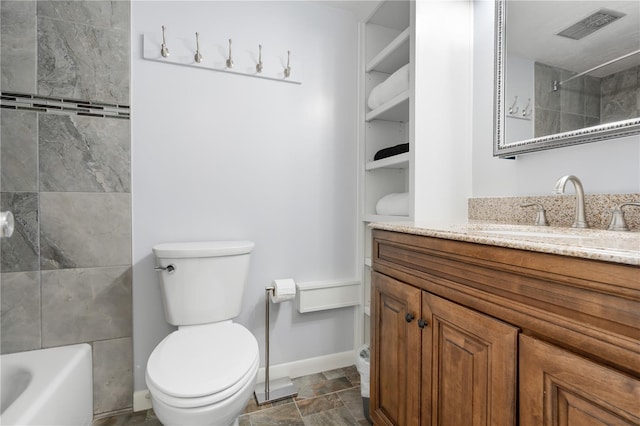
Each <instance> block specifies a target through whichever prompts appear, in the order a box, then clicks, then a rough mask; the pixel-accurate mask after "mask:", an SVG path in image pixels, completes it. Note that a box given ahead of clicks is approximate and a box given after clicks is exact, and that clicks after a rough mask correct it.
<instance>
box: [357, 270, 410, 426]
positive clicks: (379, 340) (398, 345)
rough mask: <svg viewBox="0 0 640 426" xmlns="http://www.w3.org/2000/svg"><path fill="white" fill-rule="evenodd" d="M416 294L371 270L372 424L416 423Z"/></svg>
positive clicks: (404, 425) (401, 425)
mask: <svg viewBox="0 0 640 426" xmlns="http://www.w3.org/2000/svg"><path fill="white" fill-rule="evenodd" d="M420 294H421V290H419V289H417V288H415V287H412V286H410V285H408V284H404V283H402V282H400V281H397V280H394V279H392V278H389V277H387V276H385V275H381V274H379V273H377V272H374V273H373V274H372V290H371V399H370V410H369V411H370V414H371V419H372V420H373V422H374V424H376V425H397V426H410V425H418V424H419V421H420V419H419V416H420V409H419V403H420V394H419V392H420V387H419V386H420V328H419V327H418V326H417V321H418V319H419V318H420Z"/></svg>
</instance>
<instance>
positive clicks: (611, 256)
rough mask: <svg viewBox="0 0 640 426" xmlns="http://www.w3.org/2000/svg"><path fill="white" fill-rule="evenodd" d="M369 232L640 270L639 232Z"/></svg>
mask: <svg viewBox="0 0 640 426" xmlns="http://www.w3.org/2000/svg"><path fill="white" fill-rule="evenodd" d="M370 226H371V228H373V229H382V230H386V231H394V232H402V233H406V234H414V235H424V236H427V237H435V238H444V239H448V240H457V241H467V242H471V243H479V244H487V245H492V246H499V247H508V248H514V249H520V250H530V251H537V252H542V253H551V254H559V255H563V256H573V257H581V258H585V259H594V260H601V261H605V262H615V263H623V264H628V265H635V266H640V232H617V231H606V230H602V229H573V228H559V227H547V226H544V227H542V226H522V225H500V224H490V223H466V224H459V225H445V226H432V225H425V224H420V223H416V222H377V223H371V224H370Z"/></svg>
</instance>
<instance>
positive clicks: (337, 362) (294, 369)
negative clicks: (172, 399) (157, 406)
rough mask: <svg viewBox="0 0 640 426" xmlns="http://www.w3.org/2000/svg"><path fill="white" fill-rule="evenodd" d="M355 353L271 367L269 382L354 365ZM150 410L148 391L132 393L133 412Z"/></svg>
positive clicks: (260, 378) (260, 379)
mask: <svg viewBox="0 0 640 426" xmlns="http://www.w3.org/2000/svg"><path fill="white" fill-rule="evenodd" d="M355 353H356V351H346V352H339V353H335V354H329V355H323V356H318V357H314V358H307V359H302V360H299V361H293V362H286V363H284V364H278V365H272V366H271V367H270V368H269V382H271V380H275V379H281V378H283V377H289V378H292V379H293V378H295V377H300V376H306V375H308V374H315V373H320V372H322V371H328V370H335V369H336V368H343V367H348V366H350V365H354V364H355V363H356V356H355ZM264 373H265V369H264V367H263V368H260V369H259V370H258V383H260V382H264V375H265V374H264ZM149 408H151V395H149V390H148V389H144V390H140V391H136V392H134V393H133V411H143V410H148V409H149Z"/></svg>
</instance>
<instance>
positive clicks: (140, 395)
mask: <svg viewBox="0 0 640 426" xmlns="http://www.w3.org/2000/svg"><path fill="white" fill-rule="evenodd" d="M150 408H151V394H149V389H143V390H139V391H135V392H134V393H133V411H144V410H148V409H150Z"/></svg>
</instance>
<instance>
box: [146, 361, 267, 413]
mask: <svg viewBox="0 0 640 426" xmlns="http://www.w3.org/2000/svg"><path fill="white" fill-rule="evenodd" d="M257 376H258V371H257V369H256V373H255V377H254V379H253V380H251V381H250V382H249V383H247V385H246V386H245V387H244V388H242V389H241V390H240V391H239V392H238V393H236V394H235V395H234V396H233V397H231V398H228V399H226V400H224V401H221V402H219V403H216V404H213V405H207V406H205V407H197V408H178V407H172V406H169V405H167V404H165V403H164V402H162V401H160V400H158V399H157V398H154V396H153V393H152V394H151V404H152V406H153V411H154V412H155V414H156V416H157V417H158V420H160V422H161V423H162V424H163V425H164V426H184V425H190V426H238V417H240V415H241V414H242V413H243V412H244V409H245V407H246V406H247V403H248V402H249V398H251V397H252V395H253V390H254V388H255V384H256V378H257Z"/></svg>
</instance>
